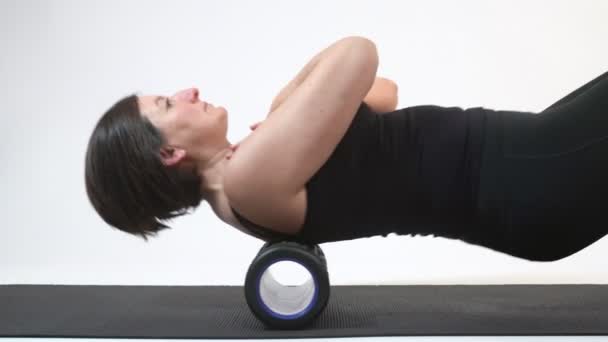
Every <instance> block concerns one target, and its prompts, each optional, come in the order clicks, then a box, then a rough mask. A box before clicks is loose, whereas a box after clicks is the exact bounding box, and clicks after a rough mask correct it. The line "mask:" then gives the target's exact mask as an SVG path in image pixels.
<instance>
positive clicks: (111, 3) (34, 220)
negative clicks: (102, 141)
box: [0, 0, 608, 285]
mask: <svg viewBox="0 0 608 342" xmlns="http://www.w3.org/2000/svg"><path fill="white" fill-rule="evenodd" d="M607 17H608V1H602V0H576V1H574V0H572V1H563V0H562V1H557V0H544V1H540V0H536V1H531V0H519V1H513V0H508V1H507V0H504V1H485V0H477V1H472V0H467V1H465V0H459V1H448V0H446V1H388V0H384V1H380V0H368V1H352V0H350V1H343V2H342V1H326V0H306V1H279V0H275V1H245V0H243V1H234V0H231V1H228V0H222V1H117V0H104V1H76V0H74V1H59V0H49V1H31V0H27V1H24V0H18V1H17V0H9V1H2V2H0V42H1V44H0V49H1V51H0V52H1V53H0V87H1V89H2V91H1V92H0V100H1V102H0V106H1V108H2V109H1V110H0V127H1V128H2V135H1V138H2V140H1V142H0V157H1V164H2V166H1V167H0V192H1V194H2V197H1V201H2V203H1V205H0V218H1V219H2V223H1V228H0V229H1V234H0V283H2V284H125V285H131V284H133V285H138V284H142V285H147V284H150V285H219V284H222V285H242V284H243V282H244V277H245V273H246V271H247V268H248V266H249V264H250V262H251V260H252V258H253V257H254V256H255V254H256V253H257V251H258V250H259V248H260V247H261V246H262V244H263V241H261V240H257V239H255V238H253V237H250V236H249V235H246V234H244V233H242V232H240V231H238V230H236V229H234V228H232V227H230V226H228V225H226V224H224V223H223V222H222V221H220V220H219V219H218V218H216V217H215V216H214V214H213V212H212V211H211V210H210V208H209V206H208V205H207V204H206V203H203V204H202V206H201V207H200V208H199V210H198V211H197V212H195V213H194V214H192V215H189V216H187V217H183V218H179V219H177V220H176V221H174V222H173V223H172V226H173V228H174V229H172V230H168V231H163V232H162V233H161V234H160V235H159V237H158V238H156V239H152V240H150V242H149V243H145V242H143V240H141V239H138V238H135V237H132V236H130V235H126V234H125V233H122V232H120V231H117V230H114V229H113V228H111V227H109V226H107V225H106V224H105V223H104V222H103V221H102V220H101V219H100V218H99V217H98V216H97V214H96V213H95V211H94V210H93V208H92V206H91V205H90V204H89V202H88V199H87V197H86V194H85V188H84V154H85V150H86V144H87V141H88V138H89V136H90V134H91V132H92V129H93V126H94V125H95V123H96V122H97V120H98V119H99V117H100V116H101V114H102V113H103V112H104V111H105V110H107V109H108V108H109V107H110V106H111V105H112V104H113V103H114V102H115V101H116V100H118V99H119V98H121V97H122V96H125V95H127V94H130V93H133V92H138V93H141V94H164V95H171V94H173V93H174V92H175V91H176V90H179V89H182V88H186V87H190V86H198V87H199V89H200V97H201V99H202V100H207V101H210V102H212V103H214V104H219V105H223V106H224V107H225V108H226V109H227V110H228V112H229V131H228V139H229V140H230V141H231V142H237V141H239V140H241V139H242V138H243V137H245V136H246V135H247V134H249V125H250V124H252V123H254V122H257V121H260V120H263V119H264V118H265V117H266V114H267V111H268V108H269V106H270V103H271V101H272V99H273V97H274V96H275V95H276V94H277V93H278V91H279V90H280V89H281V88H282V87H283V86H284V85H285V84H286V83H287V82H288V81H289V80H290V79H291V78H292V77H293V76H294V75H295V74H296V73H297V71H299V70H300V68H301V67H302V66H303V65H304V64H305V63H306V62H307V61H308V60H309V59H310V58H311V57H312V56H313V55H314V54H315V53H316V52H318V51H320V50H321V49H323V48H324V47H326V46H328V45H329V44H331V43H332V42H334V41H336V40H338V39H340V38H342V37H345V36H350V35H362V36H365V37H367V38H369V39H371V40H373V41H374V42H375V43H376V45H377V48H378V52H379V56H380V66H379V70H378V75H379V76H384V77H388V78H391V79H393V80H395V81H396V82H397V84H398V85H399V99H400V100H399V106H398V107H399V108H403V107H407V106H413V105H421V104H436V105H445V106H452V105H454V106H461V107H465V108H466V107H474V106H484V107H486V108H492V109H505V110H522V111H540V110H542V109H544V108H545V107H547V106H549V105H550V104H552V103H553V102H555V101H557V100H558V99H559V98H561V97H563V96H565V95H566V94H567V93H569V92H570V91H572V90H574V89H575V88H577V87H579V86H580V85H582V84H583V83H586V82H588V81H590V80H591V79H593V78H594V77H596V76H598V75H599V74H601V73H603V72H605V71H607V70H608V44H607V42H608V24H607V22H606V18H607ZM607 96H608V94H607ZM607 114H608V113H607ZM607 158H608V156H607ZM607 177H608V175H607ZM607 220H608V218H607ZM603 224H608V222H604V223H603ZM580 229H584V227H580ZM548 243H549V242H548ZM321 247H322V248H323V250H324V251H325V254H326V255H327V258H328V266H329V270H330V280H331V283H332V284H336V285H342V284H515V283H530V284H533V283H537V284H543V283H608V267H606V265H607V264H608V237H606V238H604V239H602V240H600V241H599V242H597V243H595V244H594V245H592V246H590V247H588V248H586V249H585V250H583V251H581V252H579V253H577V254H576V255H574V256H572V257H569V258H566V259H563V260H560V261H557V262H552V263H542V262H530V261H526V260H522V259H517V258H514V257H510V256H508V255H505V254H501V253H498V252H494V251H491V250H489V249H486V248H482V247H478V246H474V245H469V244H465V243H464V242H459V241H455V240H446V239H442V238H432V237H414V238H412V237H407V236H395V235H390V236H389V237H387V238H382V237H373V238H368V239H359V240H351V241H343V242H336V243H328V244H322V245H321Z"/></svg>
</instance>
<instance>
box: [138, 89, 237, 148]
mask: <svg viewBox="0 0 608 342" xmlns="http://www.w3.org/2000/svg"><path fill="white" fill-rule="evenodd" d="M198 95H199V93H198V89H197V88H189V89H184V90H181V91H178V92H177V93H175V94H174V95H173V96H170V97H166V96H162V95H147V96H140V97H138V99H139V105H140V110H141V112H142V115H143V116H145V117H147V118H148V119H149V120H150V121H151V122H152V124H153V125H154V126H155V127H156V128H158V129H159V130H160V131H161V132H162V134H163V135H164V137H165V138H166V139H167V144H168V145H169V146H172V147H177V148H181V149H184V150H186V151H187V152H188V153H192V152H193V151H199V149H200V147H201V146H208V147H210V148H211V147H213V146H222V145H223V144H224V143H225V142H226V133H227V130H228V119H227V117H228V112H227V111H226V109H225V108H224V107H221V106H219V107H215V106H213V105H212V104H210V103H207V102H204V101H201V100H200V99H199V98H198Z"/></svg>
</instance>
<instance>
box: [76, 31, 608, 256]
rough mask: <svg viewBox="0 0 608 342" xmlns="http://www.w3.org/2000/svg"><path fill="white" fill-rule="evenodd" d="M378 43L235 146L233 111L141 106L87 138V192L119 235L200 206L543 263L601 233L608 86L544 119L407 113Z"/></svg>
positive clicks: (269, 221)
mask: <svg viewBox="0 0 608 342" xmlns="http://www.w3.org/2000/svg"><path fill="white" fill-rule="evenodd" d="M377 67H378V54H377V50H376V47H375V45H374V43H373V42H371V41H370V40H368V39H365V38H362V37H347V38H344V39H341V40H339V41H337V42H335V43H334V44H332V45H331V46H329V47H327V48H326V49H324V50H323V51H321V52H320V53H318V54H317V55H316V56H314V57H313V58H312V59H311V60H310V62H308V63H307V64H306V65H305V66H304V68H303V69H302V70H301V71H300V72H299V73H298V74H297V75H296V76H295V78H294V79H293V80H292V81H291V82H290V83H289V84H288V85H287V86H286V87H285V88H284V89H283V90H282V91H281V92H280V93H279V94H278V95H277V97H276V98H275V100H274V101H273V103H272V106H271V110H270V114H268V116H267V118H266V120H264V122H263V123H262V124H261V125H253V126H252V127H251V128H252V129H253V132H252V133H251V134H250V135H249V136H247V137H246V138H245V139H244V140H243V141H241V142H240V143H238V144H234V145H233V144H231V143H230V142H229V141H228V140H227V139H226V132H227V111H226V109H225V108H223V107H221V106H214V105H212V104H210V103H207V102H204V101H201V100H200V99H199V98H198V95H199V94H198V91H197V90H196V89H187V90H184V91H181V92H178V93H177V94H175V95H174V96H172V97H164V96H139V97H138V96H135V95H131V96H128V97H125V98H124V99H122V100H120V101H119V102H117V103H116V104H115V105H114V106H113V107H112V108H110V109H109V110H108V111H107V112H106V113H105V114H104V116H103V117H102V118H101V119H100V121H99V122H98V124H97V126H96V127H95V129H94V131H93V133H92V136H91V139H90V141H89V145H88V150H87V156H86V170H85V174H86V175H85V179H86V187H87V194H88V196H89V199H90V201H91V203H92V205H93V206H94V208H95V209H96V210H97V212H98V213H99V215H100V216H101V217H102V218H103V219H104V220H105V221H106V222H107V223H108V224H110V225H111V226H113V227H116V228H118V229H120V230H123V231H125V232H128V233H131V234H134V235H137V236H141V237H143V238H144V239H147V236H152V235H155V234H156V233H157V232H158V231H160V230H162V229H166V228H168V227H167V226H166V225H165V224H164V223H162V222H161V221H166V220H168V219H171V218H173V217H176V216H179V215H183V214H185V213H187V212H189V211H190V210H192V209H194V208H196V207H197V206H198V205H199V204H200V202H201V201H202V200H205V201H207V202H208V203H209V205H210V206H211V208H212V209H213V211H214V212H215V213H216V215H217V216H218V217H219V218H220V219H222V220H223V221H224V222H226V223H227V224H229V225H231V226H233V227H236V228H237V229H240V230H242V231H243V232H245V233H248V234H251V235H253V236H256V237H259V238H261V239H263V240H266V241H273V240H283V239H292V240H296V241H301V242H305V243H323V242H330V241H342V240H350V239H356V238H362V237H370V236H375V235H383V236H386V235H387V234H390V233H396V234H422V235H428V234H433V235H437V236H441V237H444V238H450V239H459V240H461V241H465V242H468V243H471V244H475V245H479V246H484V247H487V248H491V249H493V250H496V251H499V252H502V253H507V254H509V255H512V256H515V257H519V258H524V259H528V260H537V261H553V260H558V259H561V258H564V257H567V256H569V255H572V254H573V253H576V252H578V251H580V250H581V249H583V248H585V247H587V246H588V245H590V244H592V243H593V242H595V241H597V240H598V239H600V238H601V237H603V236H604V235H605V234H606V232H607V228H606V226H604V225H600V224H598V223H599V222H602V221H601V220H600V218H601V217H600V214H601V213H602V209H603V205H604V203H603V201H602V198H601V196H603V195H604V194H608V177H605V175H606V174H607V172H608V157H607V156H608V141H606V140H604V138H605V137H606V136H607V135H608V120H607V119H606V115H607V114H608V113H606V111H607V110H608V96H607V95H608V77H607V74H604V75H602V76H600V77H598V78H596V79H595V80H593V81H591V82H590V83H588V84H586V85H584V86H583V87H581V88H579V89H577V90H576V91H575V92H573V93H572V94H570V95H568V96H566V97H565V98H563V99H562V100H560V101H559V102H557V103H556V104H554V105H553V106H551V107H549V108H547V109H546V110H545V111H543V112H542V113H538V114H537V115H533V114H535V113H528V112H514V111H497V110H490V109H485V108H483V107H475V108H469V109H466V110H465V109H462V108H459V107H440V106H433V105H424V106H415V107H408V108H403V109H399V110H396V104H397V87H396V85H395V84H394V83H392V82H391V81H389V80H386V79H382V78H377V77H376V71H377Z"/></svg>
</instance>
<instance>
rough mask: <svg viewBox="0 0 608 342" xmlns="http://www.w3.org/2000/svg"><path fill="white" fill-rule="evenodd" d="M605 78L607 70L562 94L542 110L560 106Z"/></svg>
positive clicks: (607, 76)
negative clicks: (571, 90) (561, 96)
mask: <svg viewBox="0 0 608 342" xmlns="http://www.w3.org/2000/svg"><path fill="white" fill-rule="evenodd" d="M605 78H608V71H607V72H605V73H603V74H601V75H600V76H598V77H596V78H594V79H593V80H591V81H589V82H588V83H586V84H584V85H582V86H581V87H579V88H578V89H576V90H574V91H573V92H571V93H570V94H568V95H566V96H564V97H563V98H562V99H560V100H559V101H557V102H555V103H554V104H552V105H551V106H549V107H547V108H546V109H545V110H543V112H544V111H548V110H550V109H555V108H556V107H558V106H561V105H562V104H565V103H568V102H570V100H573V99H574V98H575V97H577V96H578V95H580V94H582V93H583V92H585V91H586V90H587V89H589V88H591V87H593V86H594V85H595V84H597V83H598V82H600V81H602V80H604V79H605Z"/></svg>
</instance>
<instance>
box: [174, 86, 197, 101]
mask: <svg viewBox="0 0 608 342" xmlns="http://www.w3.org/2000/svg"><path fill="white" fill-rule="evenodd" d="M173 98H174V99H176V100H184V101H190V102H197V101H198V89H197V88H195V87H193V88H188V89H184V90H180V91H178V92H177V93H175V94H174V95H173Z"/></svg>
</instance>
